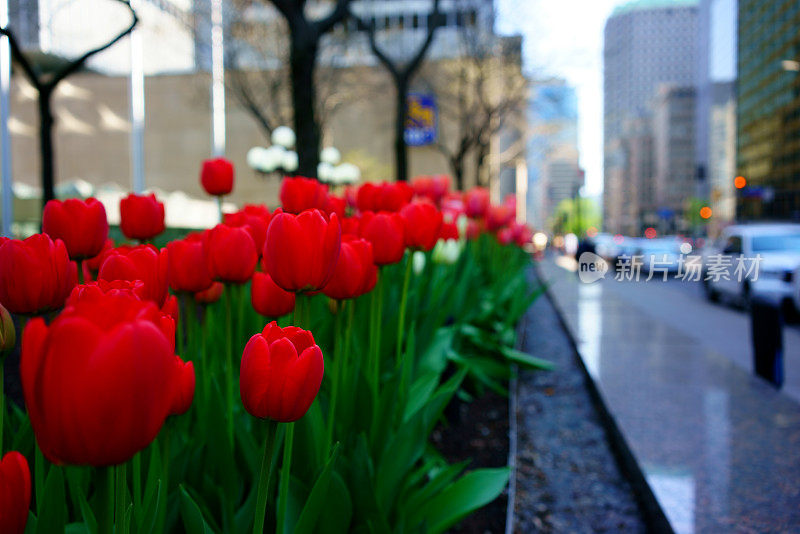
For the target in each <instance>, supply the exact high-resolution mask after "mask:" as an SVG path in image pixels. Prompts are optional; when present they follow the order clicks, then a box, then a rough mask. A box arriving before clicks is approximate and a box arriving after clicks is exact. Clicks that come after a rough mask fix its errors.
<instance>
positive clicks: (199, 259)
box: [167, 234, 214, 293]
mask: <svg viewBox="0 0 800 534" xmlns="http://www.w3.org/2000/svg"><path fill="white" fill-rule="evenodd" d="M167 253H168V254H167V278H168V280H169V286H170V287H171V288H172V289H173V290H174V291H188V292H190V293H196V292H198V291H204V290H206V289H208V288H209V287H211V283H212V282H213V281H214V280H213V279H212V278H211V273H210V272H209V271H208V267H207V266H206V257H205V253H204V251H203V237H202V234H189V235H188V236H186V237H185V238H183V239H178V240H175V241H170V242H169V243H168V244H167Z"/></svg>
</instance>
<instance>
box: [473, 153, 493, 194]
mask: <svg viewBox="0 0 800 534" xmlns="http://www.w3.org/2000/svg"><path fill="white" fill-rule="evenodd" d="M488 155H489V143H483V142H481V143H478V146H477V147H476V150H475V181H476V183H477V185H480V186H482V187H489V182H490V177H489V172H488V169H487V168H486V158H487V156H488Z"/></svg>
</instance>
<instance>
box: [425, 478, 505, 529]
mask: <svg viewBox="0 0 800 534" xmlns="http://www.w3.org/2000/svg"><path fill="white" fill-rule="evenodd" d="M508 475H509V469H508V468H507V467H502V468H499V469H478V470H475V471H472V472H470V473H467V474H466V475H464V476H463V477H461V478H460V479H458V480H457V481H455V482H454V483H452V484H450V485H449V486H448V487H447V488H445V489H444V490H442V491H441V492H440V493H439V494H438V495H435V496H434V497H432V498H430V499H429V500H428V501H427V502H426V503H425V504H424V505H423V506H421V507H420V508H418V509H417V510H416V511H414V510H411V518H410V519H409V526H412V527H413V526H416V525H424V526H425V527H427V531H428V532H431V533H435V532H443V531H445V530H446V529H448V528H449V527H451V526H453V525H454V524H456V523H457V522H458V521H459V520H461V519H462V518H463V517H465V516H466V515H467V514H469V513H470V512H472V511H474V510H477V509H478V508H480V507H481V506H484V505H486V504H488V503H490V502H491V501H493V500H494V499H496V498H497V497H498V496H499V495H500V493H502V492H503V489H504V488H505V487H506V484H507V483H508Z"/></svg>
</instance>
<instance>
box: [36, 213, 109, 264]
mask: <svg viewBox="0 0 800 534" xmlns="http://www.w3.org/2000/svg"><path fill="white" fill-rule="evenodd" d="M42 232H44V233H45V234H47V235H49V236H50V237H52V238H53V239H61V240H62V241H64V244H65V245H66V246H67V252H69V257H70V259H73V260H82V259H85V258H91V257H94V256H97V255H98V254H99V253H100V251H101V250H103V245H104V244H105V242H106V238H107V237H108V220H107V219H106V209H105V208H104V207H103V204H101V203H100V202H99V201H98V200H96V199H94V198H88V199H86V200H85V201H84V200H80V199H77V198H69V199H67V200H65V201H63V202H61V201H60V200H51V201H49V202H48V203H47V204H45V206H44V212H43V213H42Z"/></svg>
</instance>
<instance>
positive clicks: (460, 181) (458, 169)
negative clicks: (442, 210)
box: [450, 156, 464, 191]
mask: <svg viewBox="0 0 800 534" xmlns="http://www.w3.org/2000/svg"><path fill="white" fill-rule="evenodd" d="M450 170H451V171H452V172H453V178H454V179H455V181H456V190H458V191H463V190H464V157H463V156H461V157H453V158H450Z"/></svg>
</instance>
